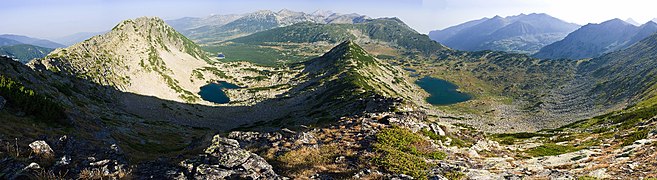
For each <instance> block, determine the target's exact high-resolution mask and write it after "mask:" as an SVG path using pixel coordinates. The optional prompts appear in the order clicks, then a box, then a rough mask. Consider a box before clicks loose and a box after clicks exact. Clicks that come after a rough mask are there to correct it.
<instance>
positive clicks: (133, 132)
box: [0, 9, 657, 179]
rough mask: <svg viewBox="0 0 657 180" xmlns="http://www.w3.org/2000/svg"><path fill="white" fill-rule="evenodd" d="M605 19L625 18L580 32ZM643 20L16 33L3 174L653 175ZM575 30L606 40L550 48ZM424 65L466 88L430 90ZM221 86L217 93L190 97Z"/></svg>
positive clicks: (250, 18) (652, 94) (204, 25)
mask: <svg viewBox="0 0 657 180" xmlns="http://www.w3.org/2000/svg"><path fill="white" fill-rule="evenodd" d="M608 23H616V24H615V25H618V26H622V27H626V28H627V32H624V33H622V34H618V36H617V37H612V36H605V35H593V34H594V33H593V32H588V31H587V29H595V28H596V27H598V26H605V25H604V24H608ZM654 25H655V23H651V22H649V23H646V24H644V25H641V26H639V27H637V26H634V25H631V24H628V23H627V22H624V21H623V22H620V20H619V22H616V20H612V21H609V22H605V23H602V24H599V25H596V24H589V25H585V26H582V27H580V26H579V25H576V24H572V23H566V22H564V21H562V20H559V19H556V18H553V17H551V16H548V15H547V14H528V15H525V14H522V15H519V16H510V17H506V18H502V17H499V16H496V17H493V18H484V19H480V20H475V21H469V22H466V23H463V24H460V25H457V26H453V27H451V28H447V29H444V30H440V31H434V32H432V33H429V35H424V34H421V33H419V32H418V31H416V30H414V29H413V28H411V26H409V25H407V24H406V23H405V22H404V21H402V20H401V19H399V18H395V17H390V18H385V17H384V18H370V17H368V16H365V15H360V14H339V13H333V12H328V11H327V12H324V11H316V12H314V13H304V12H294V11H290V10H285V9H283V10H281V11H278V12H274V11H269V10H264V11H257V12H253V13H245V14H230V15H212V16H207V17H202V18H195V17H186V18H181V19H174V20H167V21H165V20H163V19H160V18H158V17H139V18H135V19H127V20H124V21H122V22H120V23H118V24H117V25H116V26H114V27H113V28H112V30H110V31H108V32H106V33H103V34H100V35H94V36H91V37H90V38H88V39H86V40H84V41H81V42H78V43H74V44H71V45H70V46H68V47H64V46H63V45H62V46H56V47H51V48H54V49H47V48H44V49H41V48H39V47H37V46H34V47H32V46H30V47H29V48H36V50H38V53H40V54H36V55H34V56H32V54H26V55H21V61H24V60H25V59H33V60H30V61H29V62H18V61H15V60H13V59H12V58H11V57H7V56H0V122H2V123H3V124H5V125H3V126H2V127H0V147H1V148H0V179H615V178H619V179H644V178H656V177H657V164H655V163H654V157H655V156H657V151H655V147H657V143H655V142H657V129H656V128H655V125H656V123H657V121H655V118H656V117H657V103H656V102H657V100H656V97H657V96H656V95H657V92H656V91H655V90H656V85H655V82H657V79H656V78H655V77H657V76H655V75H656V73H657V72H656V71H655V70H654V69H655V67H656V66H657V64H655V63H654V60H655V59H656V58H657V34H655V33H654V30H653V29H654V28H653V26H654ZM614 27H616V26H614ZM654 27H657V26H654ZM578 28H579V29H578ZM602 29H603V30H609V29H612V30H618V28H602ZM589 31H593V30H589ZM580 34H581V35H590V36H596V37H598V36H604V37H608V38H609V39H614V40H610V41H609V42H605V43H606V44H607V45H606V46H605V48H606V49H599V48H598V49H595V51H591V52H590V53H589V52H586V55H581V54H576V53H573V54H568V52H569V51H567V50H568V49H572V50H573V51H572V52H575V50H582V49H588V48H584V47H583V46H580V45H575V44H568V45H559V44H566V43H568V42H593V40H591V39H587V38H576V37H577V36H578V35H580ZM473 35H476V36H473ZM464 38H466V39H467V38H471V39H470V40H469V41H465V40H463V39H464ZM580 39H583V40H580ZM592 39H594V40H600V38H592ZM619 39H620V40H619ZM0 40H1V41H0V43H2V45H5V44H6V45H11V46H3V47H0V50H2V48H4V47H13V46H17V45H16V43H21V42H19V41H18V40H16V39H15V38H14V39H10V38H2V36H0ZM443 42H444V44H443ZM552 43H554V44H552ZM549 44H552V45H549ZM579 47H582V48H579ZM557 48H564V49H566V50H559V49H557ZM488 49H490V50H488ZM548 50H549V51H550V52H554V54H560V55H559V56H549V55H546V56H543V55H544V53H545V52H546V51H548ZM505 51H508V52H505ZM534 52H538V53H537V54H534V55H531V54H532V53H534ZM577 52H582V51H577ZM35 53H36V52H35ZM562 53H565V54H568V55H565V56H561V55H563V54H562ZM548 54H549V53H548ZM554 54H552V55H554ZM14 56H15V57H19V55H14ZM539 57H540V58H539ZM564 58H565V59H564ZM423 78H433V79H437V80H441V81H445V83H446V84H453V85H454V86H455V87H453V91H455V92H454V93H457V94H460V95H467V97H469V98H467V99H464V100H461V101H457V102H453V103H446V104H440V105H437V104H431V103H430V102H428V100H427V98H429V97H430V96H432V95H431V94H430V93H428V92H427V91H428V89H423V88H426V87H425V86H421V85H420V83H422V82H421V81H422V79H423ZM221 83H227V85H231V86H234V87H231V88H222V87H219V88H217V89H218V90H219V91H221V93H223V94H224V95H225V96H226V97H227V98H228V99H229V100H228V102H226V103H217V102H211V101H209V100H206V99H204V98H203V97H202V95H201V90H202V87H204V86H206V85H209V84H221ZM215 93H216V92H215Z"/></svg>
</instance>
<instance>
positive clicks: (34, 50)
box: [0, 44, 53, 64]
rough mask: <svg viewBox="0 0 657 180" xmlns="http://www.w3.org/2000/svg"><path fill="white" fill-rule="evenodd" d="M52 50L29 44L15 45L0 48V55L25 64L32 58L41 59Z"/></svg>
mask: <svg viewBox="0 0 657 180" xmlns="http://www.w3.org/2000/svg"><path fill="white" fill-rule="evenodd" d="M52 51H53V49H50V48H44V47H39V46H34V45H29V44H17V45H11V46H0V55H5V56H8V57H10V58H13V59H16V60H18V61H20V62H21V63H23V64H25V63H27V62H29V61H30V60H32V59H34V58H43V57H46V55H48V53H50V52H52Z"/></svg>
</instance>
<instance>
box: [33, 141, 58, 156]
mask: <svg viewBox="0 0 657 180" xmlns="http://www.w3.org/2000/svg"><path fill="white" fill-rule="evenodd" d="M29 146H30V148H32V152H34V154H36V155H40V156H42V157H53V156H54V152H53V151H52V148H50V145H48V143H46V142H45V141H34V142H32V143H30V145H29Z"/></svg>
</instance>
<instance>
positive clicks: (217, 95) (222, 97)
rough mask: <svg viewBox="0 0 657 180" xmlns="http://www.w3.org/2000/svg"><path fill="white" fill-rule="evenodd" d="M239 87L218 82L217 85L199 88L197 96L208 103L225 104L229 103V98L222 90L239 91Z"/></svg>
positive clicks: (212, 84) (211, 84)
mask: <svg viewBox="0 0 657 180" xmlns="http://www.w3.org/2000/svg"><path fill="white" fill-rule="evenodd" d="M239 88H240V87H239V86H237V85H235V84H231V83H228V82H225V81H219V82H217V83H210V84H208V85H205V86H203V87H201V92H199V93H198V94H199V95H201V99H203V100H206V101H210V102H213V103H218V104H225V103H228V102H230V98H228V96H226V93H224V91H223V90H224V89H239Z"/></svg>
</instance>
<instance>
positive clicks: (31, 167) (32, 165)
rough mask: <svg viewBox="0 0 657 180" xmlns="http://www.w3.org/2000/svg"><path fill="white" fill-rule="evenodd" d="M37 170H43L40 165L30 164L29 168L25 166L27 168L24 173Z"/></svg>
mask: <svg viewBox="0 0 657 180" xmlns="http://www.w3.org/2000/svg"><path fill="white" fill-rule="evenodd" d="M37 169H41V166H39V164H37V163H30V165H27V166H25V168H23V171H25V170H37Z"/></svg>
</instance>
